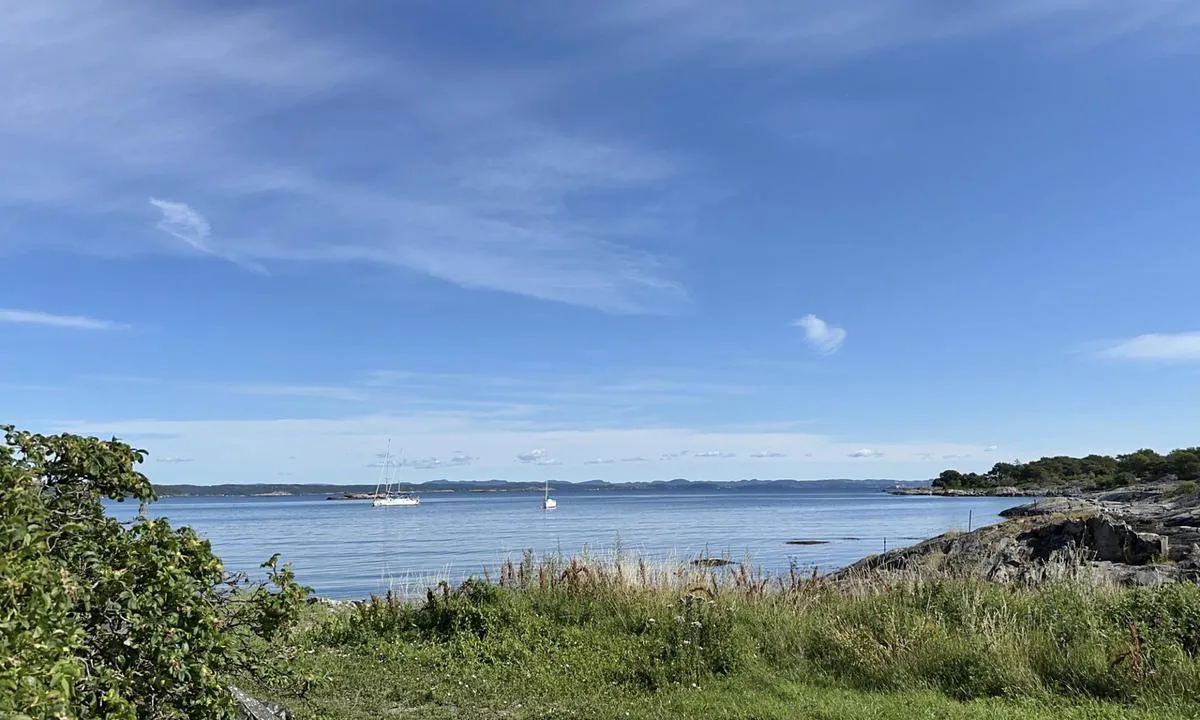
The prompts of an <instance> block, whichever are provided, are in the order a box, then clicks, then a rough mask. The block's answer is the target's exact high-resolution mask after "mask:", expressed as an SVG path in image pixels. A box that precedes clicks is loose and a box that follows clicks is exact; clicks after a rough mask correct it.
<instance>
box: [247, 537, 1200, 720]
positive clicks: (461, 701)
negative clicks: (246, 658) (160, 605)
mask: <svg viewBox="0 0 1200 720" xmlns="http://www.w3.org/2000/svg"><path fill="white" fill-rule="evenodd" d="M293 645H294V647H295V650H296V652H297V654H296V660H295V663H294V666H295V668H296V671H297V673H298V674H299V675H307V676H308V679H307V682H308V688H307V692H305V693H289V692H283V691H280V690H275V691H274V692H272V690H271V689H270V688H259V690H261V691H262V692H264V693H265V694H267V695H274V697H275V698H276V699H278V700H280V701H282V702H283V703H284V704H285V705H287V706H288V707H290V708H291V709H293V711H294V712H295V713H296V714H297V717H300V718H335V719H347V720H348V719H350V718H378V717H406V718H451V717H453V718H488V717H506V718H559V717H564V718H565V717H578V718H620V717H630V718H658V717H706V718H746V719H749V718H823V719H829V720H831V719H833V718H847V719H849V718H856V719H857V718H922V717H927V718H998V719H999V718H1013V719H1014V720H1017V719H1019V720H1037V719H1040V718H1081V719H1082V718H1089V719H1090V718H1118V717H1121V718H1125V717H1128V718H1152V717H1153V718H1191V717H1196V716H1197V708H1198V705H1197V700H1196V698H1197V697H1200V663H1198V662H1197V655H1198V654H1200V588H1197V587H1196V586H1193V585H1178V586H1171V587H1166V588H1161V589H1156V590H1115V589H1106V588H1097V587H1092V586H1088V585H1084V584H1074V583H1070V584H1060V585H1054V586H1043V587H1041V588H1036V589H1030V588H1025V589H1018V588H1008V587H1003V586H998V585H986V584H982V583H974V582H969V581H950V580H945V581H927V582H915V583H906V584H901V585H894V586H882V585H878V584H876V585H872V584H870V583H866V582H862V583H855V584H852V585H842V586H839V587H836V588H835V587H829V586H827V585H825V584H822V583H819V582H817V583H813V582H810V581H809V580H808V579H800V578H795V577H793V578H791V579H790V580H789V581H786V582H780V583H777V584H776V585H770V584H768V583H766V582H764V581H763V580H762V579H761V578H756V577H754V576H753V575H751V574H750V573H747V572H746V571H745V570H744V568H740V567H738V566H734V567H732V568H724V569H721V570H719V571H714V572H711V573H710V572H708V571H704V572H697V571H694V570H691V571H689V572H685V573H677V574H672V573H670V572H665V571H662V570H658V571H655V572H654V573H651V572H649V571H647V570H646V569H645V568H644V566H641V567H640V569H637V568H634V569H630V570H629V571H622V570H620V569H619V568H616V567H614V566H608V567H602V566H599V565H595V564H593V565H583V564H581V563H572V564H570V565H565V564H562V563H558V562H551V563H550V564H549V565H548V564H547V563H543V564H542V565H541V566H535V565H534V564H532V563H531V562H528V561H527V563H525V564H523V565H522V566H521V567H520V568H513V567H511V566H510V567H509V568H508V570H507V571H506V572H505V573H503V574H502V575H501V577H500V578H499V582H498V584H490V583H484V582H480V583H470V584H467V585H465V586H463V587H462V588H459V589H455V590H450V589H449V588H446V587H443V588H440V589H438V590H436V591H435V592H431V593H430V594H429V596H428V597H427V598H426V600H425V601H423V602H419V603H402V602H397V601H394V600H389V599H376V600H375V601H373V602H371V603H368V604H362V605H358V606H352V607H340V608H332V609H329V608H314V612H313V615H312V617H310V618H309V619H308V621H307V622H306V624H305V627H304V628H303V629H302V630H301V631H300V633H299V634H298V635H297V636H296V637H295V638H294V640H293Z"/></svg>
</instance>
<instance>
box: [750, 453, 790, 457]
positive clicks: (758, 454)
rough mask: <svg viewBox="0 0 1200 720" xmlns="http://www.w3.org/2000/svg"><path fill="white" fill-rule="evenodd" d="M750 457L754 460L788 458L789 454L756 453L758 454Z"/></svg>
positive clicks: (752, 454)
mask: <svg viewBox="0 0 1200 720" xmlns="http://www.w3.org/2000/svg"><path fill="white" fill-rule="evenodd" d="M750 457H752V458H784V457H787V453H781V452H756V453H751V454H750Z"/></svg>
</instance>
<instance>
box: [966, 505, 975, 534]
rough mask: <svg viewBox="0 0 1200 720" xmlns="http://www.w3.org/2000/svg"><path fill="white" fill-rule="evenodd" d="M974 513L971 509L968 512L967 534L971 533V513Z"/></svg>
mask: <svg viewBox="0 0 1200 720" xmlns="http://www.w3.org/2000/svg"><path fill="white" fill-rule="evenodd" d="M973 512H974V511H973V510H971V509H968V510H967V532H971V513H973Z"/></svg>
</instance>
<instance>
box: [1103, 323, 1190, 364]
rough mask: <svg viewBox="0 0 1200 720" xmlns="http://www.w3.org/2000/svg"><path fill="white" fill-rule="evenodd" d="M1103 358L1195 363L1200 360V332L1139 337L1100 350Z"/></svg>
mask: <svg viewBox="0 0 1200 720" xmlns="http://www.w3.org/2000/svg"><path fill="white" fill-rule="evenodd" d="M1099 354H1100V355H1101V356H1102V357H1106V358H1113V359H1116V360H1136V361H1142V362H1194V361H1198V360H1200V331H1198V332H1183V333H1176V334H1157V333H1151V334H1147V335H1138V336H1137V337H1134V338H1130V339H1128V340H1122V341H1120V342H1118V343H1115V344H1112V345H1109V346H1108V347H1105V348H1104V349H1102V350H1100V353H1099Z"/></svg>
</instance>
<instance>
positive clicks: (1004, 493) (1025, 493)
mask: <svg viewBox="0 0 1200 720" xmlns="http://www.w3.org/2000/svg"><path fill="white" fill-rule="evenodd" d="M885 492H887V493H888V494H890V495H939V496H942V497H1051V496H1071V495H1079V494H1080V491H1079V490H1073V489H1069V488H1068V489H1062V488H1055V489H1044V490H1030V489H1025V488H1016V487H997V488H987V489H983V490H960V489H957V488H937V487H928V486H926V487H907V486H896V487H890V488H888V489H887V490H885Z"/></svg>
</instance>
